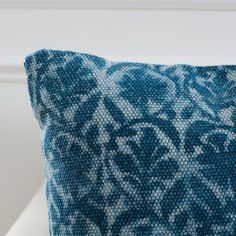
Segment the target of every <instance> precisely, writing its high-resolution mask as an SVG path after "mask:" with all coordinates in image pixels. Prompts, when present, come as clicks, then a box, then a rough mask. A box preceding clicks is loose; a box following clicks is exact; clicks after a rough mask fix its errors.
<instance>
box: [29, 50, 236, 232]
mask: <svg viewBox="0 0 236 236" xmlns="http://www.w3.org/2000/svg"><path fill="white" fill-rule="evenodd" d="M25 68H26V71H27V74H28V87H29V94H30V100H31V104H32V107H33V111H34V114H35V117H36V118H37V120H38V122H39V125H40V127H41V134H42V149H43V157H44V168H45V176H46V195H47V202H48V211H49V221H50V222H49V223H50V234H51V235H53V236H55V235H60V236H62V235H67V236H68V235H78V236H84V235H86V236H90V235H91V236H136V235H138V236H150V235H162V236H172V235H173V236H178V235H181V236H182V235H191V236H196V235H199V236H203V235H217V236H220V235H222V236H223V235H224V236H225V235H227V236H228V235H236V196H235V195H236V171H235V170H236V169H235V168H236V66H235V65H224V66H206V67H204V66H190V65H153V64H144V63H132V62H121V63H119V62H111V61H108V60H105V59H103V58H100V57H97V56H93V55H88V54H83V53H76V52H70V51H57V50H45V49H44V50H40V51H37V52H35V53H33V54H32V55H29V56H28V57H27V58H26V61H25Z"/></svg>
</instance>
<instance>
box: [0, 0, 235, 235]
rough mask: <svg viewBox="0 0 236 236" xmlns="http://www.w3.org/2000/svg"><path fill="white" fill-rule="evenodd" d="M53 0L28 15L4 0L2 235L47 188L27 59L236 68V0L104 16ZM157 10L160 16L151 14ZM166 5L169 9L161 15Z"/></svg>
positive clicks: (0, 45) (0, 41)
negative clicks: (74, 56)
mask: <svg viewBox="0 0 236 236" xmlns="http://www.w3.org/2000/svg"><path fill="white" fill-rule="evenodd" d="M55 1H56V0H50V1H48V2H49V3H51V4H52V6H49V5H48V7H49V8H47V6H46V9H44V7H43V5H41V6H39V7H41V9H35V8H34V7H36V5H30V1H26V0H25V1H22V5H19V4H18V5H19V6H20V7H21V8H22V9H13V8H14V6H16V5H14V2H16V1H4V0H2V1H0V8H1V7H2V8H1V9H0V191H1V193H0V235H4V234H5V232H6V231H7V230H8V229H9V227H10V226H11V225H12V224H13V222H14V221H15V219H16V218H17V217H18V215H19V214H20V212H21V211H22V209H23V208H24V206H25V205H26V204H27V202H28V201H29V200H30V198H31V197H32V195H33V193H34V192H35V191H36V189H37V188H38V187H39V185H40V183H41V182H42V164H41V157H40V142H39V129H38V126H37V123H36V121H35V120H34V118H33V115H32V112H31V108H30V105H29V101H28V94H27V86H26V77H25V74H24V71H23V61H24V57H25V55H27V54H29V53H31V52H33V51H35V50H37V49H40V48H54V49H66V50H76V51H80V52H87V53H93V54H97V55H100V56H103V57H106V58H108V59H111V60H122V61H124V60H131V61H142V62H152V63H162V64H164V63H168V64H173V63H187V64H201V65H206V64H226V63H228V64H235V63H236V44H235V42H236V28H235V23H236V12H235V11H228V10H233V9H235V7H234V5H235V4H234V3H233V2H235V1H225V5H224V4H222V1H216V3H217V4H218V5H217V6H218V7H217V8H216V7H214V6H215V5H214V4H212V2H214V1H205V8H204V3H203V2H204V1H193V0H191V1H180V3H182V8H185V7H184V6H186V5H184V4H186V3H187V2H188V3H192V5H191V4H190V5H188V6H187V7H186V8H187V9H188V10H179V9H178V10H177V9H176V8H179V7H175V6H177V5H176V4H174V5H171V2H172V3H173V2H177V1H166V3H169V4H170V5H166V6H164V5H159V6H158V4H156V5H155V4H154V5H152V4H151V2H155V1H148V2H147V3H148V4H150V6H149V7H147V8H149V9H146V10H141V9H142V5H140V4H143V6H145V4H144V1H140V0H137V1H136V2H137V4H139V5H137V6H138V7H135V5H134V2H135V1H133V3H132V1H128V3H129V4H131V5H130V6H128V5H127V8H128V9H129V10H127V9H126V10H124V8H125V7H124V5H123V7H122V5H120V6H118V8H120V9H119V10H115V9H114V8H116V6H115V5H113V7H112V5H111V6H109V7H108V8H109V9H106V10H105V9H99V10H96V9H88V8H86V9H79V8H78V7H81V6H82V5H80V6H79V5H76V6H75V7H76V9H65V8H64V7H65V5H64V6H63V4H62V3H63V1H58V2H59V3H60V4H61V5H60V4H59V5H58V6H59V7H58V8H59V9H54V8H53V2H54V3H55ZM18 2H19V1H18ZM37 2H38V3H39V1H31V3H32V4H35V3H37ZM41 2H43V3H45V1H41ZM68 2H69V3H70V4H71V3H72V2H76V1H71V0H70V1H68ZM78 2H80V3H82V2H83V3H85V1H78ZM91 2H93V3H94V4H95V1H90V3H91ZM100 2H101V3H102V4H103V7H99V5H98V4H97V3H96V5H89V6H86V7H90V8H91V6H95V8H96V7H97V8H106V7H105V6H106V1H100ZM111 2H113V4H114V3H119V1H114V0H113V1H111ZM120 2H121V3H122V1H120ZM123 2H124V1H123ZM158 2H159V3H160V2H161V1H158V0H157V1H156V3H158ZM162 2H163V1H162ZM164 2H165V1H164ZM196 2H200V3H201V4H200V5H199V4H198V3H196ZM209 2H211V4H210V5H209ZM8 3H9V4H10V6H9V4H8ZM64 3H65V1H64ZM4 4H5V5H4ZM11 4H12V5H11ZM27 4H28V5H27ZM91 4H92V3H91ZM104 4H105V5H104ZM132 4H133V7H132ZM118 5H119V4H118ZM19 6H18V7H19ZM54 6H55V4H54ZM70 6H72V4H71V5H70ZM161 6H162V7H161ZM171 6H172V7H171ZM224 6H225V7H224ZM9 7H10V8H9ZM83 7H84V6H83ZM152 7H153V8H155V10H150V9H151V8H152ZM168 7H169V8H171V10H158V9H159V8H165V9H168ZM211 7H212V8H211ZM121 8H123V10H122V9H121ZM132 8H135V9H136V10H132ZM137 8H139V10H137ZM144 8H145V7H144ZM186 8H185V9H186ZM190 9H192V10H190ZM196 9H203V10H198V11H196ZM209 9H211V10H209ZM212 9H214V10H212ZM219 9H221V10H220V11H219ZM222 9H223V10H222Z"/></svg>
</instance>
